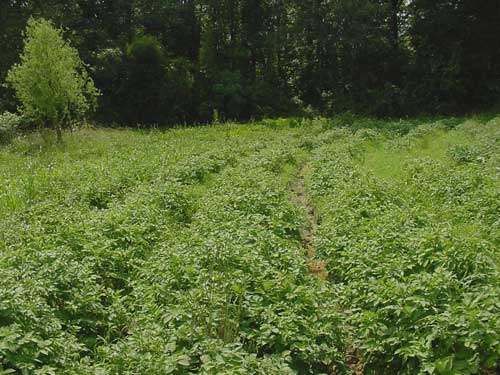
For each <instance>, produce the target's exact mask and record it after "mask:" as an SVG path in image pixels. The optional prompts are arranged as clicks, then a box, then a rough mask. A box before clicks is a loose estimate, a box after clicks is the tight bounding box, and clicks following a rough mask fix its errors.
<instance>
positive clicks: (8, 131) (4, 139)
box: [0, 112, 21, 143]
mask: <svg viewBox="0 0 500 375" xmlns="http://www.w3.org/2000/svg"><path fill="white" fill-rule="evenodd" d="M20 124H21V117H20V116H19V115H17V114H15V113H10V112H4V113H3V114H2V115H0V143H8V142H9V141H10V140H11V139H12V137H13V136H14V134H15V131H16V129H17V128H18V127H19V125H20Z"/></svg>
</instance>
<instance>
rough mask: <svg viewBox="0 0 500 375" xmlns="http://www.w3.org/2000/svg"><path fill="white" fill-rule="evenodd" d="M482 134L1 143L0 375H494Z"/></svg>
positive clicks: (495, 156)
mask: <svg viewBox="0 0 500 375" xmlns="http://www.w3.org/2000/svg"><path fill="white" fill-rule="evenodd" d="M499 178H500V117H490V118H483V117H481V118H458V119H444V120H440V121H436V120H432V121H431V120H421V121H416V120H411V121H410V120H408V121H404V120H402V121H394V122H383V121H375V120H359V121H358V120H357V121H355V122H354V123H349V124H346V123H345V121H342V119H337V120H335V119H334V120H330V119H315V120H304V119H278V120H263V121H260V122H256V123H251V124H244V125H238V124H223V125H214V126H207V127H193V128H178V129H173V130H168V131H160V130H148V131H144V130H143V131H141V130H113V129H90V128H89V129H81V130H78V131H75V132H73V133H71V134H66V135H65V138H64V144H63V145H60V144H57V143H54V142H52V141H51V140H50V139H46V136H43V134H42V135H37V134H30V135H27V136H25V137H23V138H17V139H15V140H14V141H13V142H12V143H11V144H10V145H8V146H0V374H2V375H3V374H37V375H41V374H70V375H77V374H78V375H79V374H82V375H83V374H96V375H105V374H124V375H139V374H140V375H156V374H175V375H188V374H200V375H291V374H297V375H320V374H349V373H354V374H450V375H451V374H463V375H467V374H495V373H498V371H499V365H500V181H499Z"/></svg>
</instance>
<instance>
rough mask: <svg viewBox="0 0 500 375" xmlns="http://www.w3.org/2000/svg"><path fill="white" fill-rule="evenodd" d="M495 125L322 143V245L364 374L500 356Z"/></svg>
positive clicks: (474, 367) (475, 365)
mask: <svg viewBox="0 0 500 375" xmlns="http://www.w3.org/2000/svg"><path fill="white" fill-rule="evenodd" d="M498 128H499V124H498V120H493V121H491V122H490V123H488V124H485V125H478V124H477V123H476V124H474V123H464V124H463V125H459V126H457V127H456V128H455V129H454V130H451V131H449V132H446V131H444V130H443V127H442V125H440V124H435V125H426V126H424V127H421V128H417V129H415V130H414V131H411V132H410V133H409V134H408V135H406V136H403V137H396V138H386V137H385V136H384V135H383V133H373V132H372V131H370V132H368V133H367V132H365V131H358V132H357V133H355V134H344V133H342V131H339V130H334V131H331V132H330V133H331V134H332V136H334V135H335V134H337V135H339V136H340V137H342V138H341V140H340V141H336V142H332V143H328V144H327V145H325V146H323V147H321V148H318V149H316V150H315V151H314V158H313V162H312V166H313V170H314V172H313V173H312V175H310V176H309V180H308V187H309V190H310V192H311V194H312V195H313V197H314V200H315V202H316V204H317V205H318V208H319V210H320V212H321V225H320V227H319V229H318V233H317V238H316V247H317V252H318V256H320V257H321V258H323V259H324V260H325V261H326V262H327V267H328V271H329V274H330V279H331V282H332V285H333V289H334V290H335V291H336V294H337V297H338V298H339V300H340V301H342V305H343V309H344V312H345V316H346V319H347V320H348V322H349V325H350V326H351V331H350V332H351V333H350V334H351V339H350V340H351V342H352V345H353V346H354V347H356V348H358V349H359V350H360V352H361V355H362V362H363V364H364V367H365V371H366V372H367V373H386V374H387V373H394V374H396V373H398V374H399V373H408V374H418V373H429V374H476V373H479V372H480V371H481V370H486V369H494V368H495V367H496V366H497V365H498V363H499V362H500V304H499V300H498V296H499V295H500V262H499V259H500V254H499V244H500V227H499V224H500V222H499V217H500V206H499V201H500V189H499V186H500V184H499V177H500V175H499V170H498V165H499V158H498V156H499V142H500V134H499V132H498ZM402 145H404V147H403V148H401V146H402Z"/></svg>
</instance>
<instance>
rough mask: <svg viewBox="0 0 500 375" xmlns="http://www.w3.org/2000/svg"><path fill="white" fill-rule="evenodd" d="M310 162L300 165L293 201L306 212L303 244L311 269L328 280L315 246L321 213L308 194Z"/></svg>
mask: <svg viewBox="0 0 500 375" xmlns="http://www.w3.org/2000/svg"><path fill="white" fill-rule="evenodd" d="M309 168H310V167H309V164H307V163H306V164H304V165H302V166H301V167H300V169H299V172H298V174H297V178H296V179H295V180H294V181H293V183H292V184H291V187H290V190H291V192H292V201H293V203H294V204H295V205H296V206H297V207H300V208H301V209H302V210H303V211H304V214H305V219H306V222H305V225H304V226H303V227H302V228H301V230H300V237H301V238H302V244H303V246H304V249H305V252H306V254H307V257H308V258H309V259H308V264H309V270H310V271H311V272H312V273H313V274H314V275H315V276H316V277H318V278H319V279H322V280H326V279H327V278H328V272H327V271H326V264H325V262H324V261H321V260H317V259H315V258H316V249H315V247H314V236H315V233H316V230H317V228H318V223H319V215H318V211H317V210H316V208H315V207H314V205H313V204H312V203H311V201H310V200H309V198H308V197H307V194H306V188H305V177H306V175H307V173H308V171H309Z"/></svg>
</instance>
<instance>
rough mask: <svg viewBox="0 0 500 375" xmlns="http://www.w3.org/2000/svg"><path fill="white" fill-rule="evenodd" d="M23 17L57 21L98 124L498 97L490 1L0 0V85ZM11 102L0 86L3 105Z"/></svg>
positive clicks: (447, 104) (448, 104)
mask: <svg viewBox="0 0 500 375" xmlns="http://www.w3.org/2000/svg"><path fill="white" fill-rule="evenodd" d="M30 17H35V18H42V17H43V18H46V19H50V20H52V22H53V23H54V24H55V25H56V26H58V27H62V28H64V30H65V37H66V38H68V39H69V40H70V41H71V44H72V45H73V46H74V47H75V48H77V49H78V51H79V53H80V56H81V58H82V59H83V61H85V63H86V64H88V67H89V71H90V74H91V76H92V78H93V80H94V81H95V85H96V86H97V87H98V88H99V89H100V90H101V92H102V96H101V97H100V99H99V100H100V103H99V104H100V105H99V109H98V111H97V113H96V114H95V116H96V118H95V119H96V120H97V121H99V122H103V123H120V124H129V125H137V124H169V123H170V124H172V123H188V122H189V123H192V122H204V121H212V120H214V118H215V119H235V120H247V119H250V118H259V117H264V116H269V117H272V116H280V115H291V114H294V113H297V114H302V115H303V114H308V113H309V114H316V113H318V114H327V115H331V114H334V113H340V112H345V111H352V112H355V113H361V114H369V115H375V116H384V117H387V116H405V115H410V116H411V115H418V114H422V113H460V112H464V111H469V110H476V109H483V108H487V107H489V106H492V105H495V104H496V103H498V101H499V98H500V37H499V36H500V6H499V3H498V0H481V1H477V0H307V1H304V0H134V1H132V0H106V1H103V0H73V1H61V0H3V1H1V2H0V47H1V51H2V53H1V55H0V82H5V78H6V75H7V72H8V70H9V69H10V67H11V66H12V65H13V64H15V63H16V62H18V60H19V55H20V53H21V51H22V47H23V31H24V30H25V28H26V23H27V21H28V19H29V18H30ZM16 105H17V103H16V101H15V98H14V95H13V92H12V90H11V89H9V88H8V87H1V92H0V112H1V111H2V110H11V111H12V110H14V109H15V107H16Z"/></svg>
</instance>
